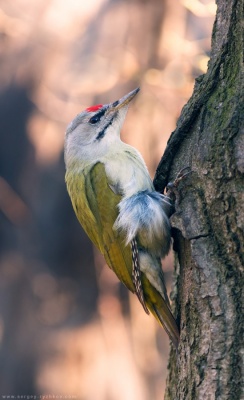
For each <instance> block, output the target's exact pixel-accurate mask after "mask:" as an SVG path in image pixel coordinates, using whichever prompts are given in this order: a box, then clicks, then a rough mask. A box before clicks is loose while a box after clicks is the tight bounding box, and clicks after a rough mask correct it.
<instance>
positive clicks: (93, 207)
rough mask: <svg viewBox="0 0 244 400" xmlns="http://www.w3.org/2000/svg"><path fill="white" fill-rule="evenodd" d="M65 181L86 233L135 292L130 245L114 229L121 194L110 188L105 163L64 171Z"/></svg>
mask: <svg viewBox="0 0 244 400" xmlns="http://www.w3.org/2000/svg"><path fill="white" fill-rule="evenodd" d="M66 183H67V188H68V192H69V195H70V198H71V201H72V204H73V208H74V210H75V213H76V216H77V218H78V220H79V222H80V223H81V225H82V227H83V228H84V230H85V232H86V233H87V235H88V236H89V238H90V239H91V240H92V242H93V243H94V244H95V245H96V246H97V248H98V249H99V250H100V251H101V253H102V254H103V255H104V258H105V260H106V262H107V264H108V265H109V267H110V268H111V269H112V270H113V271H114V272H115V274H116V275H117V276H118V278H119V279H120V280H121V281H122V282H123V283H124V284H125V285H126V286H127V287H128V289H130V290H131V291H132V292H134V285H133V282H132V278H131V276H132V255H131V248H130V246H126V245H125V236H124V235H123V233H121V232H118V231H116V230H114V229H113V225H114V222H115V220H116V218H117V216H118V207H117V206H118V203H119V201H120V200H121V196H120V195H117V194H115V193H114V192H113V190H112V189H111V188H110V186H109V182H108V179H107V176H106V172H105V167H104V165H103V164H102V163H97V164H95V165H93V166H89V167H87V168H85V169H84V170H83V171H82V173H78V174H76V175H73V174H72V175H71V174H70V173H67V174H66Z"/></svg>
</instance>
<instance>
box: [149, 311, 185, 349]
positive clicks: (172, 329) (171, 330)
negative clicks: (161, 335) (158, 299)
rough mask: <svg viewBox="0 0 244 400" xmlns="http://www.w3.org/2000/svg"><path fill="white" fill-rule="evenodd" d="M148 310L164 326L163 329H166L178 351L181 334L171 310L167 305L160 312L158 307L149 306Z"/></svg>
mask: <svg viewBox="0 0 244 400" xmlns="http://www.w3.org/2000/svg"><path fill="white" fill-rule="evenodd" d="M148 308H149V309H150V311H151V313H152V314H153V315H154V317H155V318H156V319H157V321H158V322H159V323H160V325H162V327H163V328H164V329H165V331H166V332H167V334H168V335H169V337H170V339H171V340H172V342H173V344H174V346H175V348H176V350H177V348H178V344H179V340H180V334H179V330H178V327H177V325H176V321H175V319H174V317H173V315H172V313H171V311H170V310H169V308H168V307H167V306H166V304H165V305H164V306H163V307H160V310H159V309H158V307H157V306H156V305H152V306H151V307H150V306H149V305H148Z"/></svg>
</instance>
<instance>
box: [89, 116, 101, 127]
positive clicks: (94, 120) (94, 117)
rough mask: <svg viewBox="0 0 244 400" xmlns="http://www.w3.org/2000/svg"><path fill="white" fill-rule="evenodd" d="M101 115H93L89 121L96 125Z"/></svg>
mask: <svg viewBox="0 0 244 400" xmlns="http://www.w3.org/2000/svg"><path fill="white" fill-rule="evenodd" d="M100 118H101V116H100V115H93V117H91V118H90V119H89V123H90V124H92V125H94V124H96V123H97V122H98V121H100Z"/></svg>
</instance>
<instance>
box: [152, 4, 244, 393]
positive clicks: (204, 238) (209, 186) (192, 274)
mask: <svg viewBox="0 0 244 400" xmlns="http://www.w3.org/2000/svg"><path fill="white" fill-rule="evenodd" d="M217 3H218V9H217V14H216V20H215V24H214V28H213V36H212V53H211V58H210V61H209V66H208V71H207V73H206V74H205V75H203V76H201V77H199V78H198V79H197V81H196V85H195V88H194V92H193V95H192V97H191V99H190V100H189V102H188V104H187V105H186V106H185V107H184V109H183V111H182V114H181V116H180V118H179V121H178V124H177V128H176V130H175V131H174V132H173V133H172V135H171V138H170V140H169V142H168V146H167V148H166V151H165V154H164V156H163V158H162V160H161V162H160V164H159V166H158V169H157V172H156V176H155V181H154V183H155V186H156V188H157V190H159V191H163V189H164V187H165V184H166V183H167V182H168V181H170V180H172V179H173V178H174V177H175V176H176V174H177V172H179V170H180V169H181V168H183V167H186V166H189V167H190V168H191V171H192V173H191V174H190V175H188V177H187V178H186V179H185V180H184V181H182V182H181V186H180V189H179V193H180V200H179V201H178V202H177V204H176V212H175V214H174V215H173V216H172V217H171V223H172V226H173V228H174V229H173V236H174V247H175V250H176V255H177V262H176V264H177V265H176V275H177V276H176V288H177V293H176V294H175V304H176V313H177V315H178V320H179V324H180V328H181V342H180V346H179V351H178V355H176V354H175V353H174V351H173V350H172V352H171V357H170V362H169V376H168V383H167V389H166V395H165V399H167V400H182V399H189V400H193V399H207V400H208V399H209V400H212V399H219V400H220V399H221V400H225V399H226V400H227V399H228V400H230V399H231V400H238V399H241V398H242V389H243V386H242V385H241V378H242V365H243V361H242V360H241V352H242V350H243V329H242V328H243V317H242V308H241V305H242V298H243V297H242V294H241V293H242V287H243V281H244V280H243V265H244V262H243V261H244V249H243V243H244V237H243V231H244V210H243V188H244V184H243V182H244V180H243V172H244V124H243V119H244V106H243V76H244V72H243V32H242V29H243V28H242V21H243V1H242V0H229V1H227V2H226V1H225V0H220V1H218V2H217ZM177 271H178V274H177Z"/></svg>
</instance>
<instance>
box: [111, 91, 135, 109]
mask: <svg viewBox="0 0 244 400" xmlns="http://www.w3.org/2000/svg"><path fill="white" fill-rule="evenodd" d="M139 90H140V88H139V87H138V88H136V89H134V90H132V92H130V93H128V94H126V95H125V96H123V97H121V99H119V100H117V101H115V102H114V103H111V104H110V105H109V110H108V111H109V112H110V111H112V112H116V111H118V110H119V109H121V108H123V107H125V106H126V105H128V104H129V103H130V102H131V100H132V99H134V97H135V95H136V94H137V93H138V92H139Z"/></svg>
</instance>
